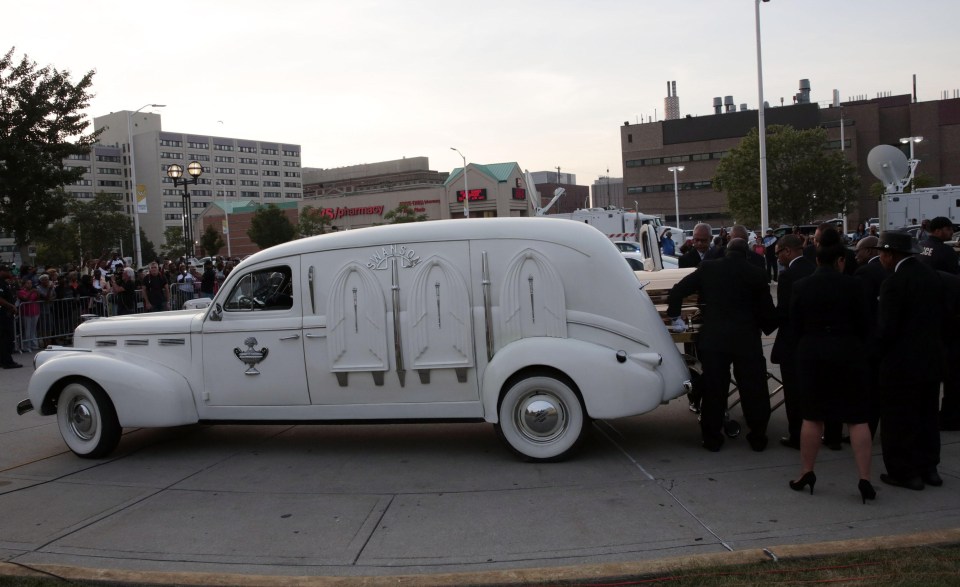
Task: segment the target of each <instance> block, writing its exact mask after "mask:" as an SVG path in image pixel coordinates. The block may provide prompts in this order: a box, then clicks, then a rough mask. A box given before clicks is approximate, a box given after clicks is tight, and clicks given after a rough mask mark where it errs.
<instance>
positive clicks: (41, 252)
mask: <svg viewBox="0 0 960 587" xmlns="http://www.w3.org/2000/svg"><path fill="white" fill-rule="evenodd" d="M79 259H80V240H79V239H78V237H77V228H76V226H73V225H72V224H71V223H70V222H67V221H65V220H58V221H56V222H54V223H53V224H52V225H50V227H48V228H47V230H46V231H45V232H44V234H43V239H40V240H38V241H37V264H39V265H44V266H47V267H61V266H63V265H66V264H67V263H76V262H77V261H78V260H79Z"/></svg>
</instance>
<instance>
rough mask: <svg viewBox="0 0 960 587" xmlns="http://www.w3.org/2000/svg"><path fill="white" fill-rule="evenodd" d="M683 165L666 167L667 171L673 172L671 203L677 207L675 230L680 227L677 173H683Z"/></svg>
mask: <svg viewBox="0 0 960 587" xmlns="http://www.w3.org/2000/svg"><path fill="white" fill-rule="evenodd" d="M683 169H684V167H683V165H675V166H674V167H668V168H667V171H671V172H673V203H674V205H675V206H676V207H677V228H678V229H679V228H681V226H680V189H679V186H678V184H677V173H678V172H680V171H683Z"/></svg>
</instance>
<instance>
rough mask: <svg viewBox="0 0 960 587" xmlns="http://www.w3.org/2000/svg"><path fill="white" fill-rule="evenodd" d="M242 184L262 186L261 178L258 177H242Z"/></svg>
mask: <svg viewBox="0 0 960 587" xmlns="http://www.w3.org/2000/svg"><path fill="white" fill-rule="evenodd" d="M240 185H242V186H252V187H259V186H260V180H257V179H241V180H240Z"/></svg>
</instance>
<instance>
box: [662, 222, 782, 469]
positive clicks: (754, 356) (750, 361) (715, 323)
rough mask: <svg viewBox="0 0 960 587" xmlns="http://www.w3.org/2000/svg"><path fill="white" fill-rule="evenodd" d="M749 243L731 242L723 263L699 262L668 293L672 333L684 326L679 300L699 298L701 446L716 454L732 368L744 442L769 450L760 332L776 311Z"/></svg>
mask: <svg viewBox="0 0 960 587" xmlns="http://www.w3.org/2000/svg"><path fill="white" fill-rule="evenodd" d="M748 250H749V249H748V247H747V242H746V241H745V240H743V239H733V240H731V241H730V243H729V244H728V245H727V253H726V256H724V257H723V258H722V259H715V260H707V261H703V262H701V263H700V264H699V266H698V267H697V270H696V271H694V272H693V273H691V274H690V275H687V276H686V277H684V278H683V279H681V280H680V281H679V282H678V283H677V284H676V285H675V286H673V288H672V289H671V290H670V294H669V296H668V307H667V316H669V317H671V318H672V319H673V321H674V325H675V328H677V329H683V328H685V325H684V324H683V320H682V319H681V318H680V308H681V305H682V303H683V299H684V298H685V297H687V296H689V295H691V294H693V293H699V296H700V302H701V305H702V307H701V310H702V312H703V325H702V326H701V328H700V337H699V341H698V353H699V359H700V362H701V365H702V367H703V376H702V383H703V386H702V387H703V400H702V402H701V407H700V431H701V434H702V436H703V446H704V448H706V449H707V450H710V451H713V452H716V451H718V450H720V447H721V446H722V445H723V441H724V438H723V432H722V428H723V416H724V413H725V412H726V409H727V394H728V392H729V389H730V366H731V365H732V366H733V371H734V375H735V376H736V378H737V384H738V386H739V389H740V400H741V406H742V408H743V415H744V418H745V419H746V421H747V426H748V427H749V428H750V433H749V434H747V440H748V441H749V442H750V446H751V448H753V450H755V451H762V450H763V449H764V448H766V446H767V435H766V432H767V423H768V422H769V420H770V396H769V394H768V388H767V365H766V361H765V360H764V358H763V346H762V342H761V340H760V332H761V331H763V332H764V333H766V334H769V333H771V332H773V330H774V329H775V328H776V322H777V317H776V310H775V309H774V307H773V299H772V298H771V297H770V288H769V286H768V285H767V283H766V277H765V275H764V271H763V270H761V269H758V268H757V267H755V266H753V265H751V264H750V263H749V262H748V261H747V252H748Z"/></svg>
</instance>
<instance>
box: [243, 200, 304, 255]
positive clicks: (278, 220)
mask: <svg viewBox="0 0 960 587" xmlns="http://www.w3.org/2000/svg"><path fill="white" fill-rule="evenodd" d="M247 236H249V237H250V240H252V241H253V242H255V243H257V246H259V247H260V248H261V249H266V248H269V247H272V246H274V245H279V244H280V243H285V242H288V241H291V240H293V239H294V238H296V236H297V228H296V227H295V226H294V225H293V223H292V222H290V219H289V218H287V217H286V215H285V214H284V213H283V210H281V209H280V208H277V207H276V206H274V205H273V204H270V205H268V206H264V207H261V208H258V209H257V211H256V212H254V213H253V218H251V219H250V230H248V231H247Z"/></svg>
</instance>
